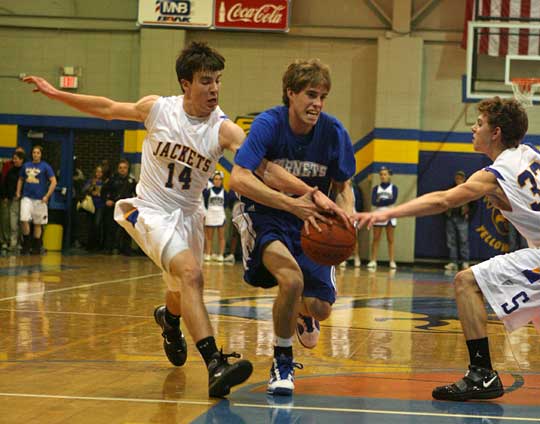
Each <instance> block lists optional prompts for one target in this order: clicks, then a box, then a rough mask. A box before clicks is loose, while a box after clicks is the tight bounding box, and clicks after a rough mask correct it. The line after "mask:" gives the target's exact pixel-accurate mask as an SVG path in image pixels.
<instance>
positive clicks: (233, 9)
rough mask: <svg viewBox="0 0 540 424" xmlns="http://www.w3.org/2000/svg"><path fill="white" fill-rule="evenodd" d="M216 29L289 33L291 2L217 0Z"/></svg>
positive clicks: (215, 12) (278, 0) (286, 0)
mask: <svg viewBox="0 0 540 424" xmlns="http://www.w3.org/2000/svg"><path fill="white" fill-rule="evenodd" d="M214 27H215V28H216V29H242V30H253V31H288V30H289V0H215V6H214Z"/></svg>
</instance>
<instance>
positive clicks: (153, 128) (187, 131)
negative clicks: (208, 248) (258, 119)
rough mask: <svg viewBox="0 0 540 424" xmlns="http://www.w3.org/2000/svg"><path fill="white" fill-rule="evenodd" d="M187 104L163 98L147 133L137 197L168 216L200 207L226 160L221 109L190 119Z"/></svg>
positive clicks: (154, 109) (186, 213) (150, 118)
mask: <svg viewBox="0 0 540 424" xmlns="http://www.w3.org/2000/svg"><path fill="white" fill-rule="evenodd" d="M183 100H184V96H175V97H160V98H159V99H158V100H157V101H156V102H155V104H154V105H153V107H152V109H151V111H150V113H149V115H148V117H147V119H146V121H145V126H146V129H147V131H148V133H147V136H146V138H145V139H144V142H143V147H142V161H141V175H140V180H139V183H138V184H137V196H138V197H139V198H140V199H142V200H144V201H146V202H148V203H151V204H153V205H154V206H155V207H159V208H162V209H163V210H165V211H167V212H173V211H174V210H176V209H178V208H180V209H182V211H183V213H184V216H189V215H191V214H192V213H194V212H195V211H196V210H197V209H198V208H199V207H200V205H201V201H202V192H203V190H204V189H205V188H206V185H207V182H208V179H209V178H210V176H211V175H212V174H213V173H214V170H215V168H216V163H217V161H219V159H220V157H221V156H222V155H223V149H222V148H221V147H220V145H219V128H220V127H221V124H222V123H223V122H224V121H225V119H227V117H226V116H225V114H224V113H223V111H222V110H221V109H220V108H219V107H216V109H215V110H214V111H213V112H212V113H211V114H210V115H209V116H208V117H207V118H204V119H200V118H193V117H190V116H189V115H187V114H186V112H185V111H184V108H183Z"/></svg>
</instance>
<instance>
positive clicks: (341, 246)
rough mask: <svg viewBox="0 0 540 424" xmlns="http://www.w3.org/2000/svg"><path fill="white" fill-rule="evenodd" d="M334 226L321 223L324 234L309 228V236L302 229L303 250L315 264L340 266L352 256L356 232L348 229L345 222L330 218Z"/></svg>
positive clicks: (301, 241)
mask: <svg viewBox="0 0 540 424" xmlns="http://www.w3.org/2000/svg"><path fill="white" fill-rule="evenodd" d="M330 220H331V222H332V224H331V225H328V224H325V223H324V222H319V227H321V230H322V232H320V233H319V232H318V231H317V230H316V229H315V228H313V227H310V228H309V235H308V234H306V232H305V229H304V228H302V233H301V234H300V243H301V245H302V250H303V251H304V253H305V254H306V256H307V257H308V258H310V259H311V260H312V261H313V262H317V263H318V264H321V265H338V264H340V263H341V262H343V261H344V260H346V259H347V258H349V257H350V256H351V254H352V253H353V252H354V245H355V243H356V230H355V229H354V228H352V227H351V228H350V229H348V228H347V227H345V225H344V224H343V222H341V221H338V220H336V219H334V218H330Z"/></svg>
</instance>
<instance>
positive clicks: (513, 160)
mask: <svg viewBox="0 0 540 424" xmlns="http://www.w3.org/2000/svg"><path fill="white" fill-rule="evenodd" d="M485 170H486V171H489V172H492V173H493V174H494V175H495V176H496V177H497V181H498V183H499V185H500V186H501V188H502V190H503V191H504V193H505V194H506V197H507V198H508V201H509V202H510V205H511V207H512V210H511V211H503V210H501V213H502V214H503V215H504V217H505V218H507V219H508V220H509V221H510V222H511V223H512V224H513V225H514V227H516V229H517V230H518V231H519V232H520V233H521V235H522V236H523V237H525V239H527V241H528V243H529V246H531V247H539V248H540V153H539V152H538V151H537V150H536V149H535V148H534V147H532V146H530V145H528V144H522V145H520V146H518V147H516V148H511V149H506V150H504V151H503V152H502V153H501V154H500V155H499V156H498V157H497V158H496V159H495V162H493V164H492V165H491V166H488V167H487V168H485ZM539 265H540V264H539Z"/></svg>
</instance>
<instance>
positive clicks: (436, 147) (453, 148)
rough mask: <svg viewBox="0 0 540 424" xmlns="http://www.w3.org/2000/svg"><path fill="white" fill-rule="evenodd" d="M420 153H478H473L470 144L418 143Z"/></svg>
mask: <svg viewBox="0 0 540 424" xmlns="http://www.w3.org/2000/svg"><path fill="white" fill-rule="evenodd" d="M420 151H423V152H456V153H478V152H475V151H474V149H473V145H472V143H470V144H467V143H448V142H440V141H422V142H420Z"/></svg>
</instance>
